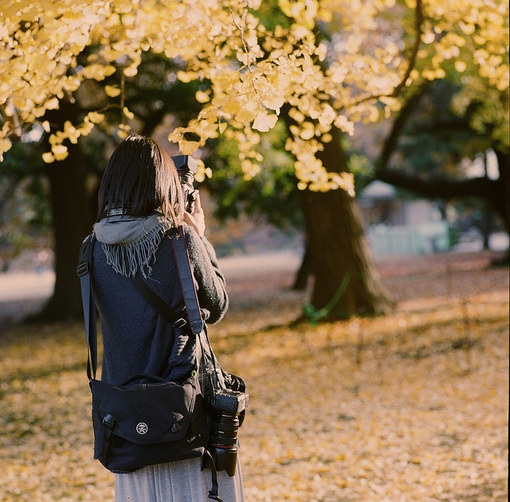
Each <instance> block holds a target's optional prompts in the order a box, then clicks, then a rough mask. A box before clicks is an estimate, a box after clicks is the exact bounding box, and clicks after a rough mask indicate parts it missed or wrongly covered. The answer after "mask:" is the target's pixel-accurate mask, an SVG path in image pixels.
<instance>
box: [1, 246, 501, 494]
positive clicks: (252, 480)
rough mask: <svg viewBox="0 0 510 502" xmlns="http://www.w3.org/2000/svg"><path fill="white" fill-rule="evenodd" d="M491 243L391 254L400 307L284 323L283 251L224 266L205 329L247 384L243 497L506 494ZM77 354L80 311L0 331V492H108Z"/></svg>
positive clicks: (385, 268) (387, 273)
mask: <svg viewBox="0 0 510 502" xmlns="http://www.w3.org/2000/svg"><path fill="white" fill-rule="evenodd" d="M491 257H492V255H491V254H488V253H481V254H480V253H474V254H444V255H435V256H427V257H419V258H413V259H410V258H409V259H407V258H406V259H399V260H393V261H388V260H386V261H384V262H381V263H380V264H379V268H380V271H381V274H382V276H383V279H384V281H385V283H386V284H387V286H388V288H389V289H390V291H391V292H392V293H393V295H394V297H395V300H396V301H397V307H396V310H395V312H393V313H391V314H389V315H387V316H385V317H377V318H368V319H367V318H365V319H363V318H354V319H351V320H349V321H342V322H336V323H326V324H319V325H317V326H313V325H311V324H310V323H306V322H304V323H299V324H295V323H292V321H293V320H294V319H296V317H297V316H298V315H299V313H300V308H301V304H302V302H303V300H304V298H305V295H306V293H297V292H293V291H290V290H289V289H288V286H289V284H291V283H292V269H291V268H290V267H281V268H279V267H276V268H274V267H273V268H271V269H269V268H268V267H266V268H265V269H264V268H263V269H256V268H255V269H251V270H247V269H244V270H243V269H241V270H237V271H234V270H233V269H232V268H231V269H230V270H229V275H227V278H228V284H229V293H230V296H231V302H232V305H231V309H230V312H229V313H228V314H227V316H226V318H225V319H224V320H223V321H222V322H221V323H220V324H218V325H215V326H211V327H210V335H211V338H212V343H213V346H214V348H215V350H216V352H217V354H218V356H219V359H220V361H221V363H222V365H223V366H224V368H225V369H227V370H229V371H232V372H233V373H236V374H239V375H241V376H242V377H243V378H244V379H245V380H246V381H247V383H248V390H249V392H250V407H249V412H248V415H247V418H246V421H245V424H244V425H243V427H242V429H241V431H240V439H241V447H240V452H239V454H240V457H241V461H242V464H243V475H244V480H245V491H246V500H247V501H248V502H251V501H254V502H255V501H275V502H278V501H283V500H295V501H307V502H308V501H317V502H319V501H322V502H355V501H356V502H357V501H363V502H383V501H388V502H400V501H409V502H414V501H424V502H425V501H450V502H462V501H465V502H489V501H503V500H507V493H508V485H507V468H508V463H507V455H508V441H507V430H508V429H507V425H508V422H507V419H508V268H489V267H488V265H489V262H490V259H491ZM226 268H227V270H228V266H227V267H226ZM85 361H86V354H85V349H84V333H83V327H82V326H81V324H80V323H66V324H51V325H36V326H34V325H32V326H14V327H9V328H7V329H5V330H4V332H3V334H2V335H1V336H0V399H1V409H2V412H1V414H0V441H1V449H0V472H1V473H2V475H1V476H0V500H2V501H4V500H5V501H9V502H10V501H31V502H32V501H57V500H58V501H69V502H74V501H79V500H105V501H107V500H113V496H112V487H113V477H112V475H111V474H110V473H108V471H106V470H104V469H103V468H102V467H101V466H100V464H98V463H97V462H96V461H94V460H93V459H92V458H91V457H92V451H91V442H92V431H91V426H90V422H89V420H90V397H89V390H88V385H87V381H86V376H85V370H84V369H85ZM220 495H221V487H220Z"/></svg>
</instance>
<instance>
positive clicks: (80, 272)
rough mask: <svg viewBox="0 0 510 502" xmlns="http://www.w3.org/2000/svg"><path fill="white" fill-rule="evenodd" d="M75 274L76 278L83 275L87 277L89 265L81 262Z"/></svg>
mask: <svg viewBox="0 0 510 502" xmlns="http://www.w3.org/2000/svg"><path fill="white" fill-rule="evenodd" d="M76 273H77V274H78V277H83V276H84V275H87V274H88V273H89V264H88V262H86V261H82V262H81V263H80V264H79V265H78V268H77V269H76Z"/></svg>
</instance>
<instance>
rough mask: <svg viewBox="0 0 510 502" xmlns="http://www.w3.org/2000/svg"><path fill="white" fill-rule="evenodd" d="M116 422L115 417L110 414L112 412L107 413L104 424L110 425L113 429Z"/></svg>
mask: <svg viewBox="0 0 510 502" xmlns="http://www.w3.org/2000/svg"><path fill="white" fill-rule="evenodd" d="M114 423H115V419H114V418H113V416H112V415H110V413H108V414H106V415H105V416H104V418H103V420H102V424H103V425H105V426H106V427H108V429H111V428H112V427H113V424H114Z"/></svg>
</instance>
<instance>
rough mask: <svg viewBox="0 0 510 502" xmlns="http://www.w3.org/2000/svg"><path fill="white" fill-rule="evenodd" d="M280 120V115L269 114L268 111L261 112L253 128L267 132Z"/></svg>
mask: <svg viewBox="0 0 510 502" xmlns="http://www.w3.org/2000/svg"><path fill="white" fill-rule="evenodd" d="M277 120H278V115H276V114H272V115H268V113H267V112H265V111H262V112H260V113H259V114H258V115H257V117H256V118H255V120H254V121H253V129H255V130H257V131H260V132H267V131H269V129H272V128H273V127H274V125H275V124H276V122H277Z"/></svg>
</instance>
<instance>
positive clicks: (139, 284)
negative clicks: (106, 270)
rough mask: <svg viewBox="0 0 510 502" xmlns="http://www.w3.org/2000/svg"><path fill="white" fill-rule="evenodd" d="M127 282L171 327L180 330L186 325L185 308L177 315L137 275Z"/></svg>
mask: <svg viewBox="0 0 510 502" xmlns="http://www.w3.org/2000/svg"><path fill="white" fill-rule="evenodd" d="M129 280H130V281H131V284H133V286H134V287H135V288H136V289H137V290H138V292H139V293H140V294H141V295H142V296H143V297H144V298H145V300H147V302H148V303H149V305H151V306H152V307H153V308H154V310H156V312H159V313H160V314H161V315H162V316H163V317H164V318H165V319H166V320H167V321H168V322H169V323H170V324H171V325H172V326H175V327H176V328H181V327H182V326H184V325H185V324H186V318H185V317H184V316H185V311H186V307H184V308H183V309H182V310H181V312H180V313H179V314H178V313H176V312H175V310H173V309H172V308H170V305H168V304H167V303H166V302H165V301H164V300H163V299H162V298H161V297H160V296H158V295H157V294H156V293H155V292H154V291H153V290H152V289H151V288H150V286H149V285H148V284H147V283H146V282H145V281H144V280H143V279H142V278H141V277H140V276H139V275H138V274H136V275H135V276H134V277H129ZM181 314H182V315H181Z"/></svg>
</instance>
